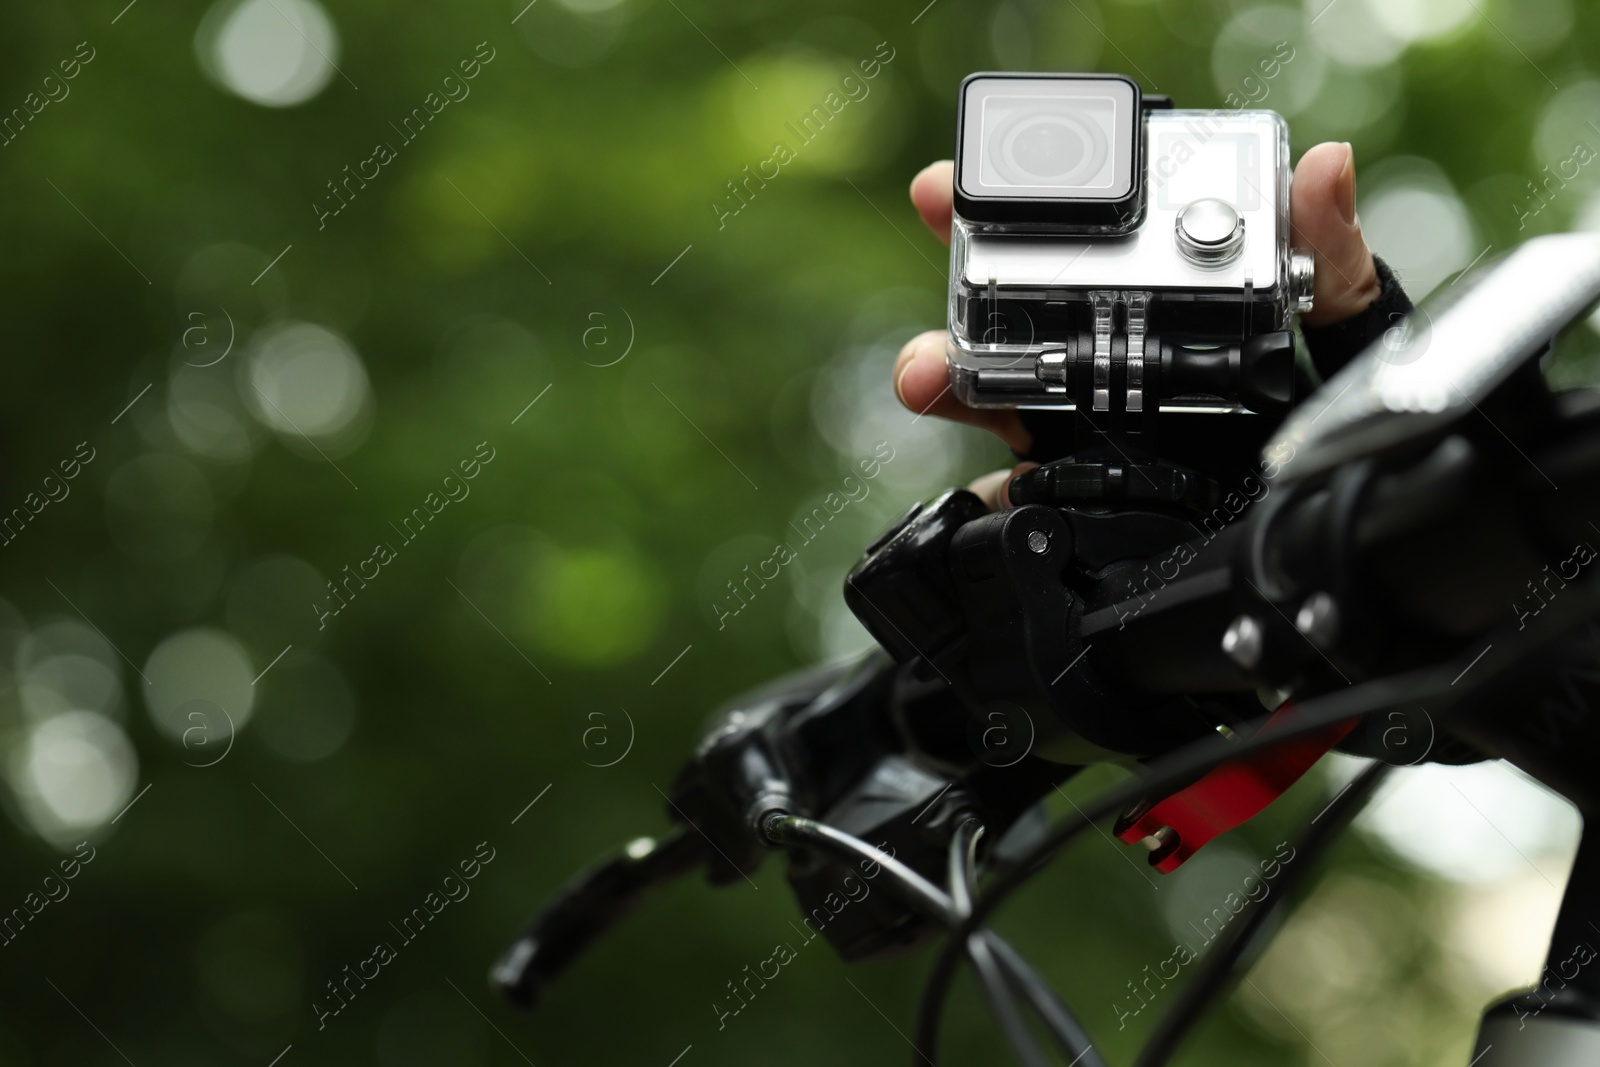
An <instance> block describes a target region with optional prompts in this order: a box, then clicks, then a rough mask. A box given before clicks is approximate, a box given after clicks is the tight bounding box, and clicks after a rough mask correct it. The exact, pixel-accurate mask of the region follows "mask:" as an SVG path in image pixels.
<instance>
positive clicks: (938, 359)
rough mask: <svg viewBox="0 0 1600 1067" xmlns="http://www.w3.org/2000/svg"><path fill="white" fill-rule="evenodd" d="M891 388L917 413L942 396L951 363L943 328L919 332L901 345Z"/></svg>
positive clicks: (948, 385)
mask: <svg viewBox="0 0 1600 1067" xmlns="http://www.w3.org/2000/svg"><path fill="white" fill-rule="evenodd" d="M894 388H895V393H896V394H897V395H898V396H899V397H900V403H902V404H904V405H905V406H906V407H908V408H910V409H911V410H912V411H915V412H916V413H917V414H919V415H922V414H926V413H927V412H928V411H929V410H930V409H931V408H932V407H933V405H934V404H935V403H937V402H938V401H939V400H940V399H941V398H942V397H943V396H944V394H945V393H946V391H947V390H948V389H949V388H950V363H949V360H948V359H947V358H946V356H945V352H944V332H943V331H935V332H931V333H925V334H922V335H921V336H919V337H916V338H913V339H912V341H911V343H910V344H908V345H906V347H905V348H903V349H901V352H900V359H899V361H898V366H897V367H896V370H895V382H894Z"/></svg>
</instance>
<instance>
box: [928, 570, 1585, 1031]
mask: <svg viewBox="0 0 1600 1067" xmlns="http://www.w3.org/2000/svg"><path fill="white" fill-rule="evenodd" d="M1573 589H1574V592H1575V594H1576V595H1573V596H1570V597H1565V598H1563V599H1561V600H1560V601H1557V602H1553V603H1551V604H1550V605H1549V606H1548V607H1547V608H1546V609H1545V610H1544V611H1543V612H1541V613H1540V615H1539V617H1538V619H1537V620H1536V621H1535V622H1534V623H1533V625H1531V626H1529V627H1527V629H1525V630H1522V631H1520V632H1519V631H1515V630H1513V629H1512V628H1511V626H1510V625H1509V624H1507V625H1505V626H1503V627H1501V628H1500V629H1498V630H1496V631H1494V633H1493V634H1491V635H1490V636H1492V637H1493V638H1494V640H1493V641H1491V642H1489V644H1488V647H1486V648H1485V649H1484V651H1483V652H1481V653H1479V654H1478V656H1477V658H1476V659H1469V658H1468V656H1467V655H1465V654H1463V655H1461V656H1460V657H1458V658H1457V659H1456V660H1454V661H1450V662H1446V663H1442V664H1437V665H1435V666H1431V667H1423V668H1420V669H1418V670H1414V671H1408V672H1406V673H1405V674H1399V675H1394V676H1392V677H1388V678H1378V679H1374V680H1373V681H1369V682H1363V683H1361V684H1359V685H1353V686H1350V687H1349V688H1347V689H1341V690H1337V691H1335V692H1332V693H1327V694H1325V695H1323V696H1319V697H1315V698H1313V699H1311V700H1309V701H1307V702H1306V703H1304V704H1301V705H1299V706H1298V709H1297V713H1296V715H1295V717H1294V718H1295V721H1294V722H1292V723H1286V724H1285V725H1284V726H1282V727H1281V728H1278V729H1275V730H1274V731H1273V732H1272V733H1271V734H1269V735H1267V736H1265V737H1263V736H1261V733H1260V730H1259V726H1260V725H1261V723H1262V722H1263V721H1264V720H1258V721H1257V722H1256V723H1255V726H1256V727H1257V729H1256V730H1255V732H1254V733H1253V734H1251V735H1250V736H1249V737H1247V738H1246V739H1245V740H1243V741H1238V740H1233V741H1227V740H1224V739H1222V738H1221V737H1215V738H1202V739H1201V740H1199V741H1196V742H1193V743H1191V744H1189V745H1186V746H1184V747H1183V748H1180V749H1178V750H1177V751H1176V752H1173V753H1170V754H1168V755H1166V756H1164V757H1162V758H1161V759H1159V760H1157V761H1155V762H1154V763H1152V764H1151V765H1150V766H1149V768H1148V769H1149V772H1150V773H1149V774H1147V775H1146V776H1145V777H1142V778H1139V779H1137V780H1135V781H1133V782H1129V783H1127V784H1125V785H1123V786H1120V787H1117V788H1114V789H1109V790H1107V791H1106V792H1104V793H1103V794H1101V795H1100V797H1098V798H1096V799H1095V800H1093V801H1091V802H1089V804H1088V805H1087V806H1086V807H1085V808H1084V809H1083V810H1082V813H1081V815H1080V817H1079V818H1078V819H1075V820H1074V819H1069V820H1063V821H1062V822H1060V823H1057V824H1056V825H1054V826H1052V827H1051V828H1050V829H1049V830H1048V831H1047V832H1046V833H1045V835H1044V837H1043V838H1041V839H1040V840H1039V841H1037V842H1035V843H1034V845H1033V846H1032V847H1030V848H1029V849H1028V851H1027V852H1026V853H1025V854H1024V855H1023V856H1022V858H1021V859H1020V860H1019V861H1018V862H1017V863H1016V864H1015V866H1013V867H1012V868H1011V869H1010V870H1008V871H1006V872H1005V873H1004V874H1003V875H1001V876H1000V877H999V878H997V879H996V880H995V883H994V885H993V887H992V888H991V889H990V890H989V892H987V893H985V894H983V895H982V896H981V897H979V898H978V900H977V901H976V902H975V904H974V906H973V909H972V913H971V914H970V915H968V916H967V917H966V918H965V919H964V920H962V922H961V924H960V925H959V926H958V927H957V928H956V929H955V930H953V931H952V932H951V937H950V938H949V939H948V940H947V941H946V942H945V945H944V947H943V949H941V950H940V952H939V955H938V956H937V957H936V958H935V960H934V963H933V967H932V969H931V970H930V971H929V973H928V979H927V982H926V984H925V985H924V986H923V993H922V1003H921V1006H920V1007H919V1009H918V1012H917V1029H916V1036H915V1038H914V1041H915V1043H916V1045H917V1046H918V1047H919V1048H924V1049H927V1050H930V1054H936V1052H937V1048H938V1036H939V1016H940V1014H941V1012H942V1011H943V1008H944V1000H945V997H946V996H948V995H949V992H950V983H951V980H952V979H953V978H954V977H955V969H956V965H957V963H958V962H959V959H960V955H961V951H960V945H961V943H962V941H963V940H964V939H965V938H966V937H968V936H970V935H971V933H972V931H973V930H974V929H976V928H977V927H979V926H980V925H981V924H982V923H983V922H985V921H986V920H987V919H988V917H989V916H990V915H991V914H993V912H994V910H995V909H996V908H998V907H999V906H1000V905H1001V904H1002V903H1003V902H1004V901H1005V900H1006V898H1007V897H1009V896H1010V895H1011V894H1012V893H1013V892H1015V891H1016V890H1017V889H1018V888H1019V887H1021V885H1022V884H1023V883H1024V882H1026V881H1027V880H1028V879H1029V878H1032V877H1033V876H1034V874H1036V873H1037V872H1038V871H1039V869H1040V868H1041V867H1043V866H1044V864H1046V863H1048V862H1049V861H1050V859H1051V858H1052V857H1054V856H1055V855H1056V853H1058V852H1059V851H1060V850H1061V849H1062V848H1064V847H1065V846H1066V845H1067V844H1068V843H1069V842H1071V841H1072V840H1073V838H1075V837H1077V836H1078V835H1079V834H1081V833H1082V832H1083V831H1084V830H1086V829H1087V828H1088V827H1090V826H1092V825H1094V823H1095V822H1097V821H1098V820H1100V819H1104V818H1107V817H1108V816H1112V815H1116V814H1118V813H1120V812H1121V811H1122V810H1123V809H1124V808H1126V807H1127V806H1128V805H1129V804H1132V803H1134V802H1136V801H1139V800H1144V799H1146V798H1148V797H1153V796H1160V795H1162V791H1163V790H1170V789H1173V788H1177V787H1181V786H1183V785H1186V784H1188V783H1189V782H1191V781H1193V780H1194V779H1196V778H1198V777H1199V776H1201V775H1202V774H1204V773H1205V772H1207V771H1209V770H1211V769H1213V768H1215V767H1218V766H1221V765H1222V764H1224V763H1227V762H1228V761H1230V760H1234V759H1239V758H1242V757H1244V756H1246V755H1249V754H1251V753H1253V752H1258V751H1261V750H1264V749H1268V748H1273V747H1275V746H1277V745H1281V744H1285V743H1287V742H1289V741H1292V740H1294V739H1296V738H1300V737H1305V736H1306V735H1308V734H1313V733H1316V732H1318V731H1319V730H1322V729H1325V728H1327V727H1329V726H1332V725H1333V724H1334V723H1338V722H1343V721H1345V720H1347V719H1353V718H1359V717H1361V716H1364V715H1368V714H1371V713H1373V712H1377V711H1382V710H1384V709H1386V708H1393V707H1401V706H1405V705H1407V704H1418V703H1421V702H1422V701H1423V700H1429V701H1430V702H1435V707H1436V708H1437V709H1439V710H1441V711H1442V710H1443V709H1445V708H1448V707H1450V706H1453V705H1454V704H1455V703H1457V702H1459V701H1460V700H1461V699H1463V698H1464V697H1466V696H1467V695H1468V694H1470V693H1472V692H1475V691H1476V690H1478V689H1481V688H1482V687H1484V686H1485V685H1487V684H1489V683H1490V682H1492V681H1494V680H1495V679H1497V678H1499V677H1500V676H1501V675H1503V674H1505V673H1506V672H1507V671H1510V670H1511V669H1512V668H1514V667H1516V666H1517V665H1518V664H1519V663H1521V662H1522V661H1523V660H1524V659H1526V658H1527V657H1528V656H1530V655H1532V654H1534V653H1535V652H1537V651H1538V650H1540V649H1541V648H1543V647H1545V646H1546V645H1548V644H1550V643H1551V642H1552V641H1555V640H1557V639H1558V638H1560V637H1561V636H1562V635H1563V634H1565V633H1566V632H1567V631H1568V630H1569V629H1570V628H1571V627H1573V626H1575V625H1577V624H1579V623H1581V622H1583V621H1585V620H1586V619H1588V618H1589V617H1590V616H1591V615H1593V614H1594V612H1595V609H1596V607H1597V606H1600V578H1591V579H1590V580H1588V581H1587V582H1584V583H1582V585H1581V587H1580V586H1578V585H1574V587H1573ZM1474 647H1475V646H1474ZM1495 649H1498V650H1499V651H1497V652H1495V654H1493V655H1490V654H1489V653H1490V652H1491V651H1492V650H1495ZM1508 650H1511V652H1508ZM1512 652H1514V653H1515V654H1512ZM1468 668H1472V669H1473V678H1472V680H1471V681H1470V682H1469V683H1467V684H1466V685H1462V686H1459V687H1457V686H1456V684H1455V683H1456V682H1458V681H1460V680H1461V678H1462V676H1463V675H1464V674H1465V673H1466V670H1467V669H1468Z"/></svg>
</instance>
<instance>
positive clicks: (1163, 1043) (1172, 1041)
mask: <svg viewBox="0 0 1600 1067" xmlns="http://www.w3.org/2000/svg"><path fill="white" fill-rule="evenodd" d="M1391 770H1393V768H1392V767H1390V766H1389V765H1388V764H1387V763H1381V762H1375V763H1373V764H1372V765H1371V766H1370V767H1368V768H1367V769H1366V770H1364V771H1362V772H1361V774H1360V775H1359V776H1357V777H1356V779H1355V780H1354V781H1353V782H1351V783H1350V784H1349V785H1348V786H1346V787H1345V788H1344V790H1343V791H1342V792H1340V793H1339V795H1338V796H1337V797H1335V798H1334V799H1333V802H1332V803H1331V804H1329V805H1328V806H1327V807H1326V808H1325V809H1323V811H1322V813H1321V814H1319V815H1318V816H1317V817H1316V818H1315V819H1313V820H1312V821H1311V829H1310V831H1309V832H1308V833H1307V834H1306V836H1305V838H1304V840H1302V841H1301V842H1300V844H1299V846H1298V847H1297V848H1296V849H1295V854H1294V864H1293V865H1292V866H1286V867H1284V868H1283V875H1282V877H1281V879H1280V880H1279V881H1278V884H1277V885H1276V886H1275V887H1274V888H1275V890H1276V895H1275V896H1274V897H1273V899H1272V900H1271V901H1270V902H1268V903H1262V904H1258V905H1257V906H1256V908H1255V910H1253V911H1252V912H1251V913H1250V916H1249V918H1247V919H1246V920H1245V921H1244V922H1243V923H1240V924H1239V925H1238V926H1236V927H1234V928H1233V929H1232V930H1230V931H1229V933H1228V936H1227V938H1226V940H1224V941H1223V942H1222V944H1220V945H1217V946H1215V947H1214V948H1212V949H1211V951H1210V952H1207V953H1206V954H1205V956H1203V957H1202V958H1201V960H1200V965H1199V967H1197V968H1196V969H1195V972H1194V974H1193V975H1192V976H1190V978H1189V981H1188V983H1187V984H1186V985H1185V986H1184V987H1183V992H1182V993H1180V994H1179V996H1178V1000H1177V1003H1175V1004H1174V1005H1173V1006H1172V1008H1171V1009H1170V1010H1169V1011H1168V1012H1167V1014H1166V1015H1164V1016H1162V1018H1161V1021H1160V1022H1159V1023H1157V1024H1156V1028H1155V1031H1154V1032H1153V1033H1152V1034H1151V1035H1150V1038H1149V1040H1147V1041H1146V1042H1145V1045H1144V1047H1143V1048H1142V1049H1140V1050H1139V1057H1138V1059H1136V1060H1134V1067H1163V1065H1164V1064H1165V1063H1166V1062H1167V1061H1168V1060H1169V1059H1171V1057H1172V1054H1173V1053H1174V1052H1176V1051H1177V1049H1178V1046H1179V1045H1180V1044H1182V1043H1183V1040H1184V1038H1186V1037H1188V1036H1189V1032H1190V1031H1191V1030H1193V1029H1194V1027H1195V1024H1196V1023H1198V1022H1199V1021H1200V1016H1201V1015H1202V1014H1203V1013H1204V1012H1205V1011H1206V1009H1207V1008H1209V1007H1211V1005H1212V1003H1213V1002H1214V1001H1216V1000H1217V999H1219V998H1221V997H1222V996H1223V995H1224V994H1226V993H1227V992H1228V991H1229V990H1230V989H1231V988H1232V987H1233V985H1234V983H1235V982H1237V981H1238V979H1239V978H1240V977H1241V976H1242V974H1243V972H1244V967H1243V966H1241V965H1240V961H1242V960H1244V959H1246V958H1247V957H1250V956H1253V955H1254V950H1256V949H1258V948H1261V947H1264V944H1265V941H1266V940H1267V939H1266V938H1261V937H1260V934H1261V932H1262V931H1263V930H1264V929H1266V927H1267V925H1268V923H1270V922H1271V921H1272V919H1273V917H1274V916H1276V915H1279V914H1281V913H1282V911H1283V907H1284V905H1285V904H1286V903H1287V902H1288V901H1289V899H1290V897H1292V896H1294V894H1295V893H1296V892H1297V891H1298V890H1299V889H1300V887H1301V886H1302V885H1304V884H1305V882H1306V881H1307V879H1309V878H1310V876H1311V872H1312V870H1313V869H1314V868H1315V866H1316V862H1317V860H1318V859H1320V858H1321V857H1322V855H1323V854H1324V853H1326V852H1327V851H1328V849H1329V848H1330V847H1331V846H1332V845H1333V842H1334V841H1335V840H1336V839H1337V838H1338V836H1339V834H1340V833H1342V832H1343V831H1344V829H1345V827H1347V826H1348V825H1350V821H1351V820H1352V819H1354V818H1355V817H1356V815H1357V813H1359V812H1360V810H1361V808H1362V807H1363V806H1364V805H1365V804H1366V802H1367V801H1368V800H1369V799H1371V797H1372V794H1373V793H1374V792H1375V791H1376V790H1377V788H1378V786H1380V785H1382V784H1383V780H1384V778H1386V777H1387V776H1388V774H1389V772H1390V771H1391Z"/></svg>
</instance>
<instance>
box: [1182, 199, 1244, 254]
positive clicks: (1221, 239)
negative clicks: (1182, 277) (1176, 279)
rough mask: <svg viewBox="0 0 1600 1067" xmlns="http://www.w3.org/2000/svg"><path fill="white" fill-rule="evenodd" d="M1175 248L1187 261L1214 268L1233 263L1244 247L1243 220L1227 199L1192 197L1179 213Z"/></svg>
mask: <svg viewBox="0 0 1600 1067" xmlns="http://www.w3.org/2000/svg"><path fill="white" fill-rule="evenodd" d="M1176 232H1177V238H1178V250H1179V251H1180V252H1182V253H1183V255H1184V258H1185V259H1187V260H1189V262H1191V263H1194V264H1195V265H1197V266H1201V267H1217V266H1221V265H1223V264H1225V263H1229V262H1232V261H1233V260H1234V259H1235V258H1237V257H1238V255H1239V252H1240V251H1241V250H1242V249H1243V248H1244V220H1243V219H1241V218H1240V217H1239V212H1238V210H1237V209H1235V208H1234V206H1233V205H1232V204H1230V203H1228V202H1227V201H1226V200H1219V199H1217V198H1216V197H1206V198H1205V199H1203V200H1191V201H1190V202H1189V203H1187V204H1185V205H1184V206H1183V210H1181V211H1179V212H1178V221H1177V225H1176Z"/></svg>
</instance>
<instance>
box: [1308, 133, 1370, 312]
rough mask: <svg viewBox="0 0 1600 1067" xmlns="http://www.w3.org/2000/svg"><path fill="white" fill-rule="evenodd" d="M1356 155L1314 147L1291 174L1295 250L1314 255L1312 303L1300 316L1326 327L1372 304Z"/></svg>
mask: <svg viewBox="0 0 1600 1067" xmlns="http://www.w3.org/2000/svg"><path fill="white" fill-rule="evenodd" d="M1355 167H1356V164H1355V152H1354V151H1353V150H1352V149H1351V148H1350V146H1349V144H1338V143H1332V142H1330V143H1327V144H1319V145H1317V146H1316V147H1315V148H1313V149H1311V150H1310V151H1309V152H1307V153H1306V154H1305V155H1304V156H1302V157H1300V163H1299V165H1298V166H1296V167H1295V169H1294V182H1293V183H1292V184H1291V185H1290V187H1289V216H1290V221H1291V224H1292V229H1293V231H1294V245H1295V246H1296V247H1298V248H1308V249H1310V250H1311V251H1312V252H1313V253H1314V254H1315V256H1316V260H1317V272H1316V289H1315V301H1314V303H1313V305H1312V308H1311V310H1310V311H1308V312H1306V313H1305V314H1304V315H1302V316H1301V317H1300V321H1301V322H1302V323H1303V324H1304V325H1306V326H1330V325H1332V324H1334V323H1336V322H1343V321H1344V320H1345V319H1348V318H1350V317H1351V316H1352V315H1356V314H1359V313H1360V312H1362V311H1365V310H1366V308H1367V305H1369V304H1371V303H1372V302H1373V300H1375V299H1377V296H1378V290H1379V283H1378V271H1377V268H1376V267H1375V266H1374V265H1373V263H1372V253H1371V252H1370V251H1369V250H1368V249H1367V242H1366V240H1365V239H1364V238H1363V237H1362V236H1361V220H1360V219H1358V218H1357V217H1356V169H1355Z"/></svg>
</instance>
